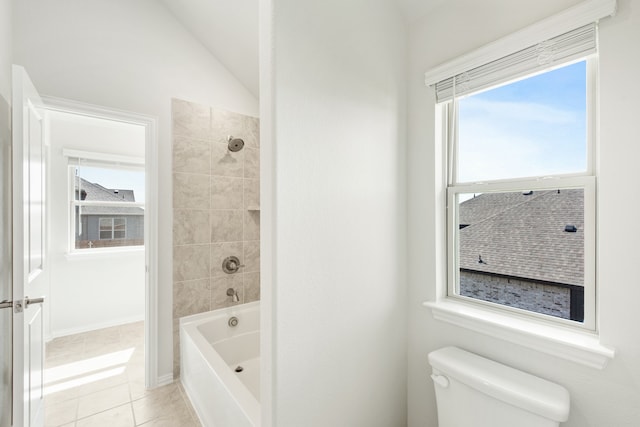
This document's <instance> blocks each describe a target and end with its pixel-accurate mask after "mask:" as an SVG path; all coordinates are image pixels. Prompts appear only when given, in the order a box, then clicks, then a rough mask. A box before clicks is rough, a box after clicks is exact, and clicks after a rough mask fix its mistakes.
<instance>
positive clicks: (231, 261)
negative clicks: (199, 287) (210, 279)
mask: <svg viewBox="0 0 640 427" xmlns="http://www.w3.org/2000/svg"><path fill="white" fill-rule="evenodd" d="M242 267H244V264H241V263H240V260H239V259H238V257H237V256H228V257H226V258H225V259H224V261H222V271H224V272H225V273H227V274H233V273H237V272H238V270H240V268H242Z"/></svg>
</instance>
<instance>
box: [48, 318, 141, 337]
mask: <svg viewBox="0 0 640 427" xmlns="http://www.w3.org/2000/svg"><path fill="white" fill-rule="evenodd" d="M141 321H144V314H142V315H140V316H133V317H127V318H123V319H116V320H110V321H108V322H101V323H93V324H89V325H82V326H78V327H76V328H68V329H60V330H57V331H51V337H52V338H60V337H66V336H67V335H74V334H81V333H83V332H89V331H95V330H96V329H104V328H110V327H112V326H120V325H125V324H127V323H133V322H141Z"/></svg>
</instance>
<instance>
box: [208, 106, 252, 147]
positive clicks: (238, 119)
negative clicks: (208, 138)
mask: <svg viewBox="0 0 640 427" xmlns="http://www.w3.org/2000/svg"><path fill="white" fill-rule="evenodd" d="M258 123H259V121H258V119H257V118H256V117H250V116H245V115H243V114H238V113H233V112H230V111H224V110H218V109H215V108H213V109H212V110H211V133H212V137H213V141H215V142H227V138H228V137H229V135H231V136H233V137H234V138H242V139H243V140H244V143H245V147H251V148H257V147H259V143H258V138H259V135H258V131H259V125H258Z"/></svg>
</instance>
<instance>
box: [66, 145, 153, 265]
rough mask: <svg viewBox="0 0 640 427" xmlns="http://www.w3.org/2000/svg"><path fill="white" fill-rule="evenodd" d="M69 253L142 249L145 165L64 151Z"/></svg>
mask: <svg viewBox="0 0 640 427" xmlns="http://www.w3.org/2000/svg"><path fill="white" fill-rule="evenodd" d="M66 155H67V157H68V158H69V207H70V222H69V223H70V233H69V236H70V250H71V252H78V251H83V252H86V251H88V250H96V251H98V250H105V249H106V248H116V247H117V248H122V247H136V246H143V245H144V213H145V209H144V203H145V182H144V176H145V174H144V164H143V163H142V165H141V164H140V162H139V161H137V160H136V159H128V158H124V157H119V156H108V155H100V154H97V153H76V152H74V151H72V150H67V152H66Z"/></svg>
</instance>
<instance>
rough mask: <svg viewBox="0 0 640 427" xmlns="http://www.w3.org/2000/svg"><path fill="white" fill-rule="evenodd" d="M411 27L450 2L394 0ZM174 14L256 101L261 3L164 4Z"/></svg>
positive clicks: (183, 0)
mask: <svg viewBox="0 0 640 427" xmlns="http://www.w3.org/2000/svg"><path fill="white" fill-rule="evenodd" d="M392 1H395V3H397V5H398V7H399V8H400V10H401V12H402V15H403V16H404V17H405V20H406V21H407V22H408V23H411V22H413V21H415V20H417V19H419V18H420V17H422V16H424V15H425V14H427V13H428V12H429V11H431V10H432V9H434V8H436V7H438V6H439V5H440V4H442V3H444V2H445V1H447V0H392ZM162 2H163V3H164V5H165V6H166V7H167V9H168V10H169V11H170V12H171V14H172V15H173V16H174V17H175V18H176V19H177V20H178V21H179V22H180V23H181V24H182V25H183V26H184V27H185V28H187V30H188V31H189V32H190V33H191V34H192V35H193V36H194V37H195V38H196V39H197V40H198V41H199V42H200V43H202V45H204V46H205V48H207V49H208V50H209V52H211V54H212V55H214V56H215V57H216V58H217V59H218V60H219V61H220V62H221V63H222V64H223V65H224V66H225V67H226V68H227V69H228V70H229V71H230V72H231V73H232V74H233V75H234V76H235V77H236V78H237V79H238V80H239V81H240V82H241V83H242V84H243V85H244V86H245V87H246V88H247V89H248V90H249V91H250V92H251V93H252V94H253V95H254V96H255V97H256V98H257V97H258V95H259V90H258V80H259V75H258V2H259V0H162Z"/></svg>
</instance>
